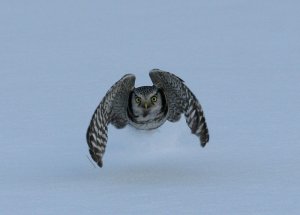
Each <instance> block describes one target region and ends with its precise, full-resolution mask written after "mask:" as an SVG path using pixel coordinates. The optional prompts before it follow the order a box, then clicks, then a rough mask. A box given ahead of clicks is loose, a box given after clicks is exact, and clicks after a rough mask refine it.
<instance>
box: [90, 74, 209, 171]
mask: <svg viewBox="0 0 300 215" xmlns="http://www.w3.org/2000/svg"><path fill="white" fill-rule="evenodd" d="M149 75H150V78H151V80H152V82H153V84H154V85H153V86H143V87H138V88H134V83H135V76H134V75H132V74H127V75H125V76H123V77H122V78H121V79H120V80H119V81H118V82H116V83H115V84H114V85H113V86H112V87H111V88H110V90H109V91H108V92H107V93H106V95H105V96H104V98H103V99H102V101H101V102H100V104H99V106H98V107H97V109H96V110H95V112H94V114H93V117H92V119H91V122H90V125H89V127H88V130H87V135H86V136H87V142H88V145H89V151H90V154H91V156H92V158H93V160H94V161H95V162H96V163H97V164H98V165H99V166H100V167H102V166H103V161H102V158H103V155H104V152H105V147H106V143H107V127H108V124H109V123H111V124H113V125H114V126H115V127H116V128H123V127H125V126H126V125H127V124H130V125H132V126H133V127H135V128H137V129H155V128H157V127H159V126H161V125H162V124H163V123H164V122H165V121H166V120H168V121H170V122H176V121H178V120H179V119H180V116H181V114H184V115H185V117H186V122H187V124H188V126H189V128H190V129H191V131H192V133H193V134H195V135H196V136H198V137H199V138H200V142H201V145H202V146H203V147H204V146H205V144H206V143H207V142H208V141H209V134H208V129H207V124H206V121H205V117H204V114H203V110H202V107H201V105H200V103H199V102H198V100H197V98H196V97H195V95H194V94H193V93H192V92H191V91H190V89H189V88H188V87H187V86H186V85H185V84H184V82H183V81H182V80H181V79H180V78H178V77H177V76H176V75H174V74H172V73H169V72H165V71H162V70H159V69H153V70H151V71H150V73H149Z"/></svg>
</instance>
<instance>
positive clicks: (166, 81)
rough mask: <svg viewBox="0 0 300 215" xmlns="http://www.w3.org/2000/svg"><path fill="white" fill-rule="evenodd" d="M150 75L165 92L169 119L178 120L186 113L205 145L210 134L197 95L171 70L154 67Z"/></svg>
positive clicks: (195, 132) (187, 120) (188, 122)
mask: <svg viewBox="0 0 300 215" xmlns="http://www.w3.org/2000/svg"><path fill="white" fill-rule="evenodd" d="M149 75H150V78H151V80H152V82H153V84H154V85H155V86H156V87H158V88H160V89H163V91H164V93H165V96H166V99H167V104H168V109H169V113H168V120H169V121H171V122H176V121H178V120H179V119H180V116H181V114H182V113H184V115H185V118H186V122H187V125H188V126H189V128H190V129H191V131H192V133H193V134H195V135H196V136H198V137H199V138H200V142H201V145H202V146H203V147H204V146H205V144H206V143H207V142H208V140H209V134H208V129H207V124H206V121H205V117H204V114H203V110H202V107H201V105H200V103H199V102H198V100H197V98H196V96H195V95H194V94H193V93H192V91H191V90H190V89H189V88H188V87H187V86H186V85H185V84H184V82H183V80H181V79H180V78H179V77H177V76H176V75H174V74H172V73H170V72H166V71H162V70H159V69H153V70H151V71H150V73H149Z"/></svg>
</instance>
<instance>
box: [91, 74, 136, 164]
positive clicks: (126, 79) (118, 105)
mask: <svg viewBox="0 0 300 215" xmlns="http://www.w3.org/2000/svg"><path fill="white" fill-rule="evenodd" d="M134 83H135V76H134V75H132V74H127V75H125V76H123V77H122V78H121V79H120V80H119V81H118V82H116V83H115V84H114V85H113V86H112V87H111V88H110V89H109V90H108V92H107V93H106V95H105V96H104V98H103V99H102V101H101V102H100V104H99V105H98V107H97V109H96V110H95V112H94V114H93V116H92V119H91V122H90V125H89V127H88V130H87V134H86V139H87V143H88V146H89V152H90V154H91V157H92V158H93V160H94V161H95V162H96V163H97V164H98V166H99V167H102V166H103V162H102V157H103V155H104V152H105V147H106V143H107V127H108V124H109V123H111V124H113V125H114V126H115V127H117V128H123V127H124V126H126V125H127V123H128V119H127V106H128V98H129V94H130V92H131V91H132V90H133V88H134Z"/></svg>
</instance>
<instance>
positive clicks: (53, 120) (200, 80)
mask: <svg viewBox="0 0 300 215" xmlns="http://www.w3.org/2000/svg"><path fill="white" fill-rule="evenodd" d="M299 8H300V4H299V1H296V0H295V1H289V0H285V1H280V0H274V1H268V0H265V1H258V0H254V1H252V0H251V1H250V0H228V1H217V0H210V1H164V0H160V1H158V0H152V1H137V0H136V1H121V0H119V1H100V0H98V1H92V0H90V1H79V0H78V1H71V0H69V1H33V0H31V1H13V0H11V1H4V0H3V1H1V3H0V148H1V149H0V213H1V214H238V215H241V214H255V215H257V214H270V215H271V214H272V215H274V214H280V215H281V214H289V215H290V214H299V213H300V201H299V200H300V156H299V153H300V146H299V139H300V135H299V128H300V126H299V121H300V114H299V110H300V97H299V93H300V85H299V81H300V73H299V72H300V71H299V69H300V66H299V59H300V26H299V21H300V13H299ZM152 68H160V69H163V70H167V71H170V72H173V73H175V74H176V75H178V76H179V77H181V78H182V79H183V80H185V82H186V84H187V85H188V86H189V88H190V89H191V90H192V91H193V93H194V94H195V95H196V96H197V98H198V99H199V101H200V102H201V104H202V106H203V109H204V113H205V116H206V119H207V123H208V128H209V131H210V136H211V139H210V142H209V143H208V145H207V146H206V147H205V148H204V149H202V148H201V147H200V146H199V145H200V144H199V140H198V139H197V138H196V137H195V136H193V135H191V134H190V131H189V129H188V127H187V125H186V124H185V120H184V118H182V120H181V121H180V122H178V123H169V122H167V123H165V124H164V125H163V126H162V127H160V128H159V129H157V130H155V131H150V132H146V131H136V130H134V129H133V128H130V127H126V128H125V129H122V130H117V129H115V128H114V127H113V126H110V127H109V135H108V136H109V140H108V145H107V151H106V154H105V156H104V167H103V168H102V169H100V168H98V167H97V168H94V166H93V165H92V164H91V162H90V161H89V160H88V158H87V156H88V147H87V144H86V141H85V132H86V129H87V127H88V124H89V121H90V119H91V116H92V114H93V112H94V110H95V108H96V106H97V105H98V103H99V102H100V100H101V99H102V97H103V96H104V95H105V93H106V91H107V90H108V89H109V88H110V87H111V85H112V84H114V83H115V82H116V81H117V80H119V79H120V78H121V77H122V76H123V75H124V74H126V73H134V74H135V75H136V77H137V81H136V86H141V85H152V83H151V81H150V78H149V76H148V72H149V70H151V69H152Z"/></svg>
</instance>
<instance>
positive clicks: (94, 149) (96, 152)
mask: <svg viewBox="0 0 300 215" xmlns="http://www.w3.org/2000/svg"><path fill="white" fill-rule="evenodd" d="M106 118H107V117H106V114H105V112H104V111H103V109H102V108H101V105H100V106H99V107H98V108H97V109H96V111H95V113H94V115H93V117H92V120H91V123H90V126H89V128H88V130H87V134H86V138H87V143H88V146H89V148H90V149H89V152H90V154H91V157H92V158H93V160H94V161H95V162H96V163H97V164H98V166H99V167H102V166H103V161H102V158H103V155H104V152H105V147H106V143H107V120H106Z"/></svg>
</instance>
